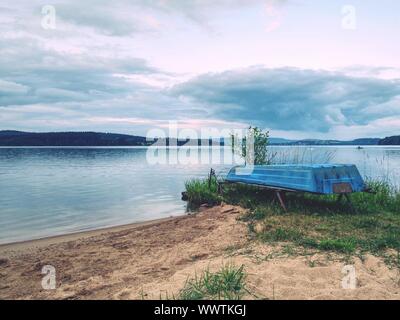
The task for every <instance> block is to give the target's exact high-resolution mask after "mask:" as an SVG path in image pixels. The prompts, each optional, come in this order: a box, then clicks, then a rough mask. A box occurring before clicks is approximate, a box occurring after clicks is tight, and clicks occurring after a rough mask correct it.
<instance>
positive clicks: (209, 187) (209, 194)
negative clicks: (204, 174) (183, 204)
mask: <svg viewBox="0 0 400 320" xmlns="http://www.w3.org/2000/svg"><path fill="white" fill-rule="evenodd" d="M185 188H186V194H187V197H188V202H189V203H190V204H191V205H193V206H199V205H202V204H209V205H216V204H218V203H220V202H221V201H222V197H221V196H220V195H219V194H218V192H217V191H218V186H217V183H216V180H215V179H211V183H210V184H209V181H208V180H207V179H205V180H199V179H193V180H189V181H187V182H186V183H185Z"/></svg>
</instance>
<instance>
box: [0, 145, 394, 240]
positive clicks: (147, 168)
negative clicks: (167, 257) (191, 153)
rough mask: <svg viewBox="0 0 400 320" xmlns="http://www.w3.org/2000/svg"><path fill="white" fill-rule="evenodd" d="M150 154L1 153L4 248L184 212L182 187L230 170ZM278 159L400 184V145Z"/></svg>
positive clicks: (303, 151) (292, 151)
mask: <svg viewBox="0 0 400 320" xmlns="http://www.w3.org/2000/svg"><path fill="white" fill-rule="evenodd" d="M146 152H147V149H146V148H0V243H8V242H15V241H22V240H29V239H36V238H41V237H46V236H53V235H59V234H65V233H73V232H78V231H84V230H91V229H97V228H102V227H109V226H116V225H121V224H126V223H132V222H138V221H146V220H151V219H157V218H164V217H169V216H177V215H183V214H185V213H186V204H185V202H183V201H181V192H182V191H183V190H184V182H185V181H186V180H188V179H190V178H196V177H204V176H206V175H207V174H208V172H209V169H210V167H213V168H215V169H216V170H217V172H219V173H224V172H226V171H227V170H228V169H229V168H230V165H223V164H221V165H215V164H213V165H210V164H179V161H178V163H177V164H163V165H153V164H149V161H148V158H147V157H146ZM275 152H277V153H278V154H277V155H276V156H275V161H278V162H279V161H293V159H294V160H295V161H298V160H301V161H303V162H313V163H317V162H325V161H329V162H331V163H354V164H356V165H357V166H358V168H359V170H360V172H361V174H362V175H364V176H368V177H373V178H384V179H390V180H391V181H392V182H393V183H395V184H398V183H399V181H400V147H364V148H363V149H361V150H358V149H357V148H356V147H354V146H349V147H347V146H346V147H272V148H271V153H275Z"/></svg>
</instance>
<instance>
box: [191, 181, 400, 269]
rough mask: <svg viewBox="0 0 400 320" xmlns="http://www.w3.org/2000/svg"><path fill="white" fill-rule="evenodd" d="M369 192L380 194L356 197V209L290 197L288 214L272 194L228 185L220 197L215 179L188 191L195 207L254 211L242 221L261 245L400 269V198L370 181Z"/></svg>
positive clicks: (319, 198) (328, 200)
mask: <svg viewBox="0 0 400 320" xmlns="http://www.w3.org/2000/svg"><path fill="white" fill-rule="evenodd" d="M368 186H369V187H370V188H371V189H372V190H373V191H374V192H375V194H369V193H355V194H352V195H351V201H352V204H353V208H350V207H349V205H348V204H347V203H346V202H338V201H337V197H336V196H332V195H328V196H315V195H310V194H288V195H287V201H286V202H287V206H288V211H289V212H287V213H286V212H283V211H282V210H281V208H280V207H279V205H278V204H277V203H276V200H275V195H274V194H273V193H271V192H269V191H267V190H265V189H260V188H256V187H251V186H245V185H229V186H226V187H225V188H224V192H223V194H222V195H219V194H218V192H217V190H218V188H217V183H216V180H215V179H214V180H212V181H211V185H210V186H209V182H208V180H192V181H189V182H187V183H186V191H187V196H188V199H189V203H190V204H191V205H192V206H193V205H201V204H203V203H208V204H211V205H215V204H218V203H220V202H221V201H224V202H226V203H229V204H234V205H240V206H242V207H244V208H247V209H249V213H248V214H247V215H245V216H243V217H241V219H242V220H243V221H246V222H247V223H248V224H249V230H250V232H252V233H253V235H255V237H256V238H258V239H259V240H261V241H265V242H268V243H282V242H283V243H285V242H289V243H293V244H295V245H298V246H302V247H304V248H311V249H316V250H320V251H332V252H337V253H342V254H348V255H354V254H360V255H362V254H364V253H372V254H374V255H378V256H384V257H385V258H386V261H387V262H388V263H389V264H391V265H396V266H399V267H400V258H399V257H400V255H399V252H400V192H399V190H397V189H395V188H394V187H392V186H390V185H389V184H388V183H385V182H377V181H368ZM256 225H257V228H256V227H255V226H256Z"/></svg>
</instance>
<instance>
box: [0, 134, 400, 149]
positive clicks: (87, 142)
mask: <svg viewBox="0 0 400 320" xmlns="http://www.w3.org/2000/svg"><path fill="white" fill-rule="evenodd" d="M229 140H230V138H229V137H220V138H209V139H191V140H189V139H176V138H174V137H166V138H147V137H143V136H134V135H128V134H118V133H102V132H23V131H13V130H3V131H0V146H4V147H8V146H10V147H11V146H12V147H19V146H21V147H28V146H29V147H30V146H35V147H47V146H53V147H64V146H69V147H75V146H76V147H78V146H80V147H95V146H96V147H145V146H151V145H153V144H154V143H155V142H161V144H163V145H171V146H176V145H178V146H182V145H185V146H186V145H193V146H207V145H220V146H223V145H229V143H227V141H229ZM269 143H270V145H282V146H291V145H294V146H297V145H299V146H300V145H306V146H320V145H328V146H343V145H350V146H369V145H400V136H392V137H386V138H384V139H381V138H359V139H354V140H348V141H342V140H333V139H325V140H322V139H300V140H289V139H285V138H274V137H270V138H269Z"/></svg>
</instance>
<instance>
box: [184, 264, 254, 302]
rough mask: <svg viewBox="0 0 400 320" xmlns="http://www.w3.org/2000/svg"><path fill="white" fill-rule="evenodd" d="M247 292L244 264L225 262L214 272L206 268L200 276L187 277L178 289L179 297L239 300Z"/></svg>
mask: <svg viewBox="0 0 400 320" xmlns="http://www.w3.org/2000/svg"><path fill="white" fill-rule="evenodd" d="M247 292H248V291H247V289H246V273H245V271H244V266H243V265H241V266H240V267H237V266H235V265H232V264H226V265H223V266H222V268H221V269H220V270H219V271H217V272H215V273H213V272H210V271H209V269H207V270H205V271H203V273H202V274H201V275H200V276H198V275H195V276H194V278H190V279H188V280H187V281H186V283H185V286H184V287H183V289H181V290H180V293H179V299H181V300H204V299H213V300H215V299H218V300H239V299H241V298H242V297H243V296H244V294H246V293H247Z"/></svg>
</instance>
